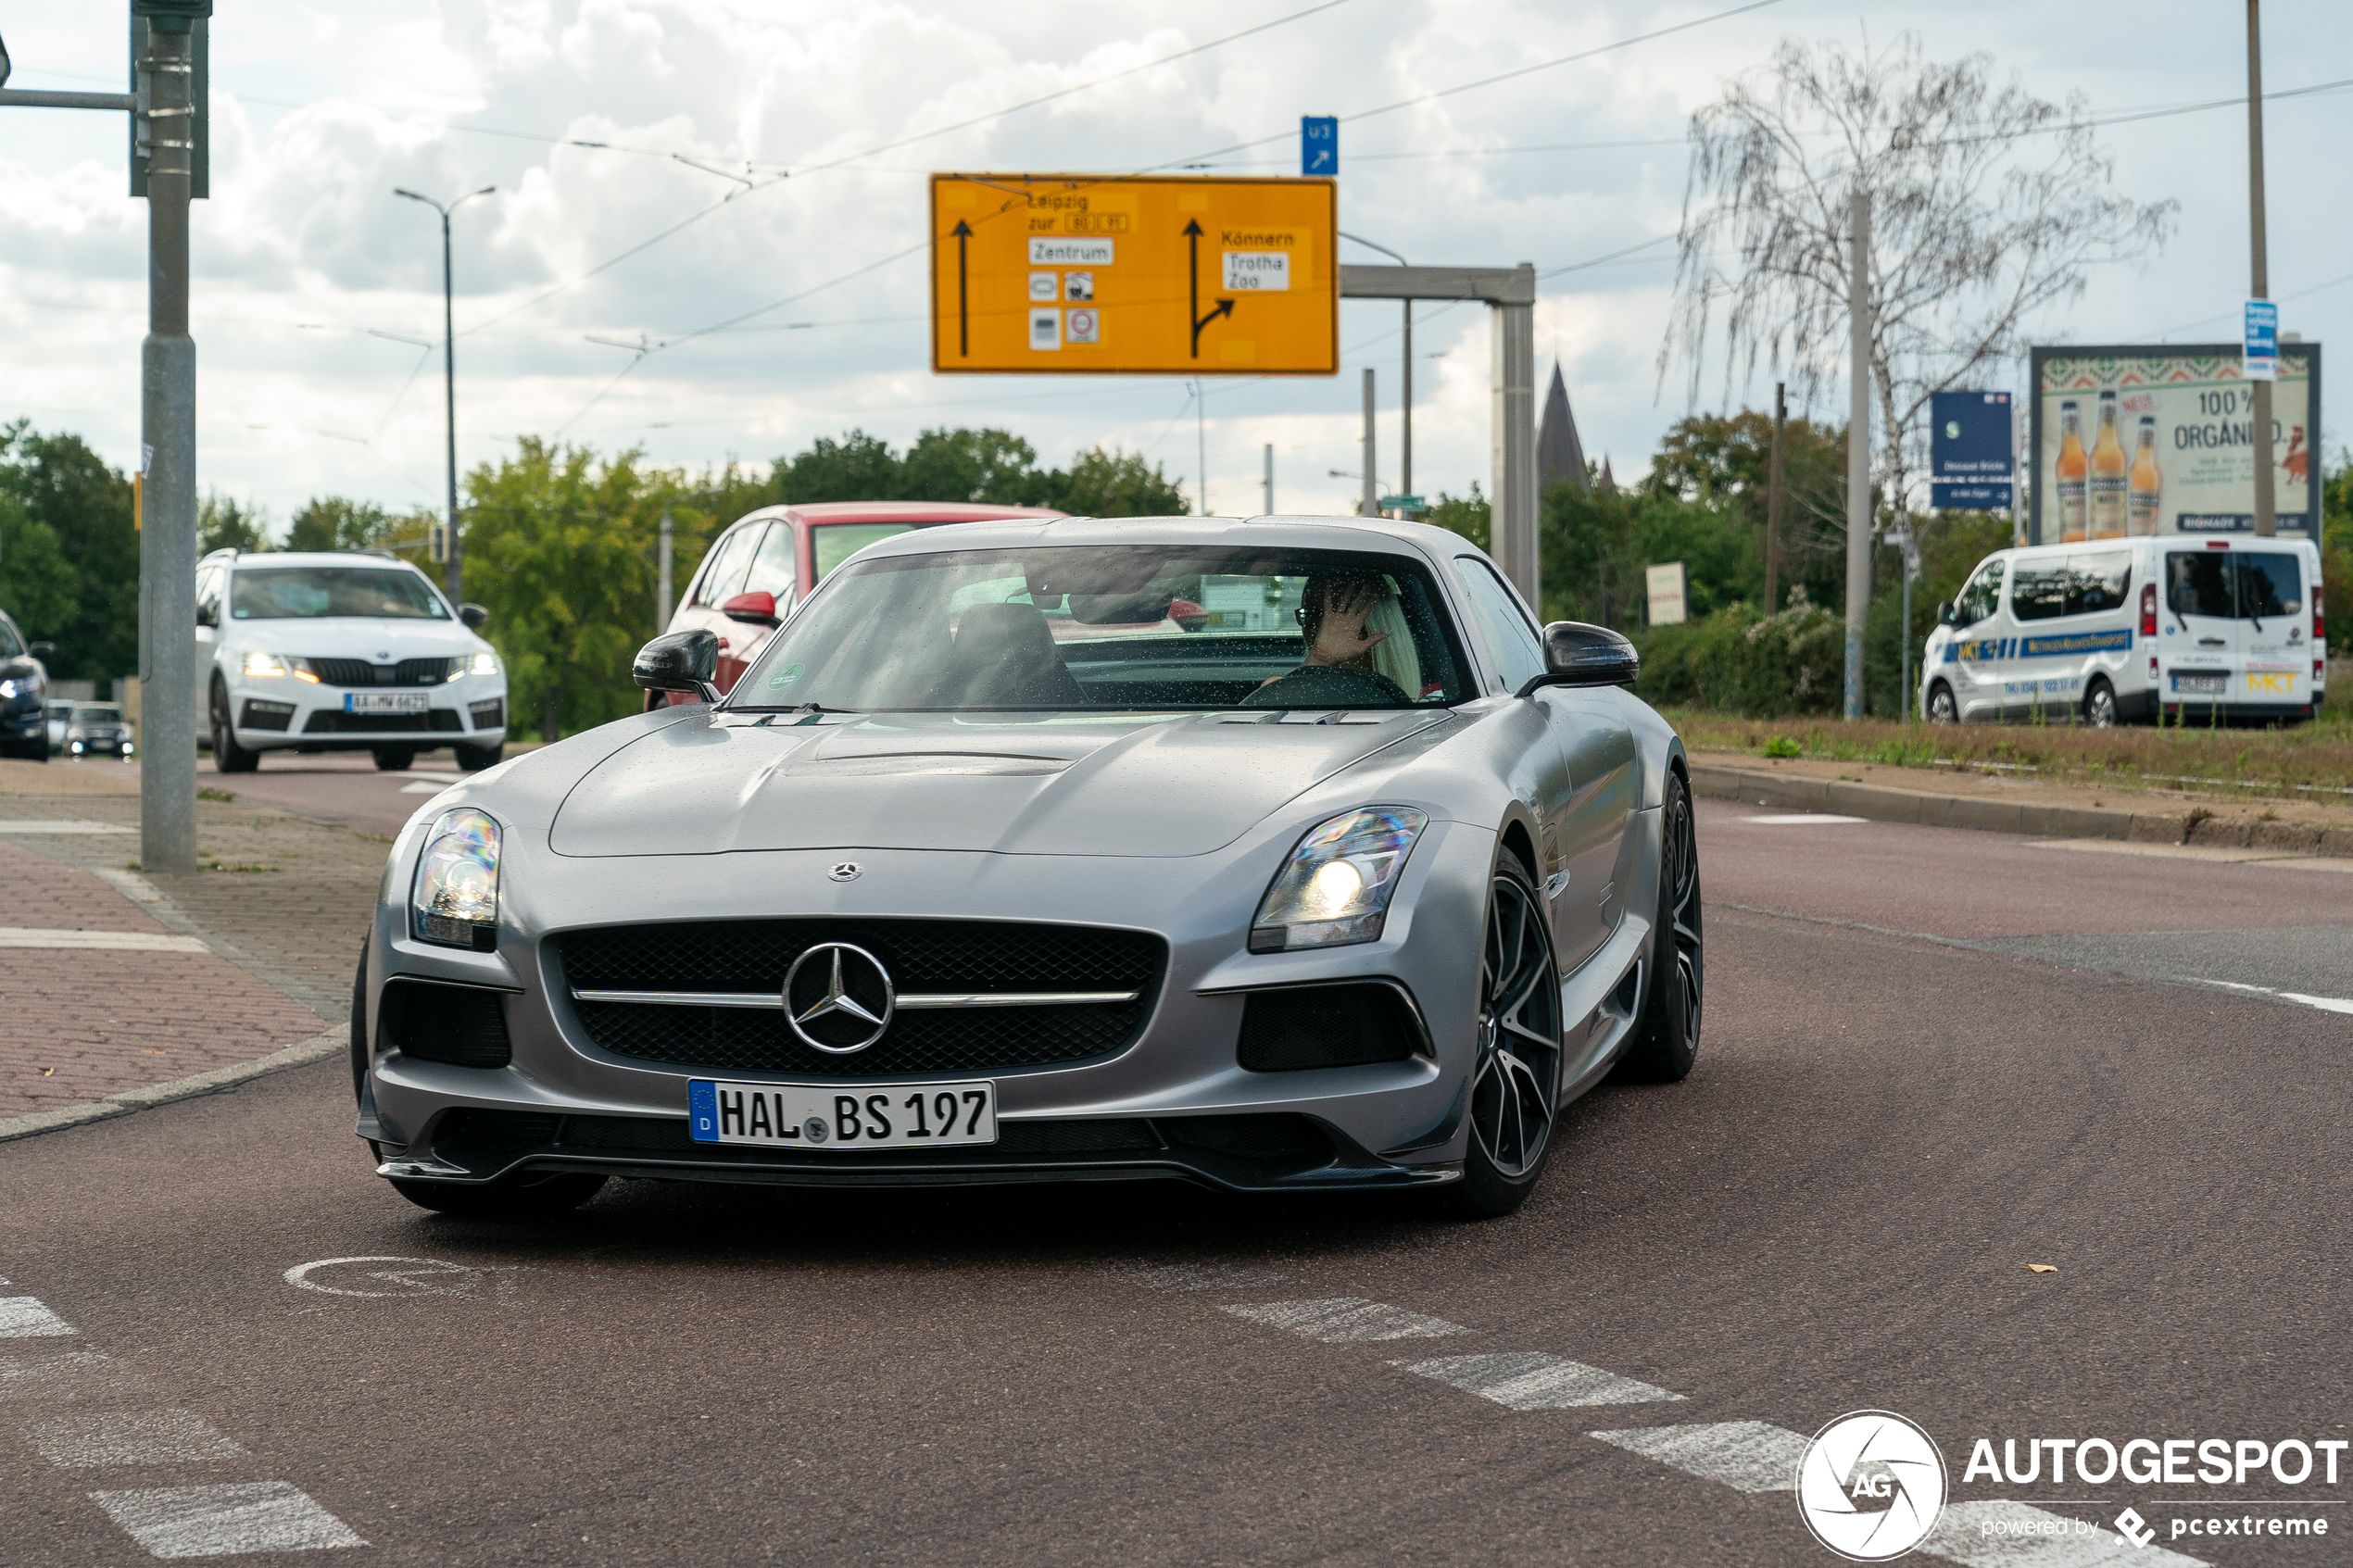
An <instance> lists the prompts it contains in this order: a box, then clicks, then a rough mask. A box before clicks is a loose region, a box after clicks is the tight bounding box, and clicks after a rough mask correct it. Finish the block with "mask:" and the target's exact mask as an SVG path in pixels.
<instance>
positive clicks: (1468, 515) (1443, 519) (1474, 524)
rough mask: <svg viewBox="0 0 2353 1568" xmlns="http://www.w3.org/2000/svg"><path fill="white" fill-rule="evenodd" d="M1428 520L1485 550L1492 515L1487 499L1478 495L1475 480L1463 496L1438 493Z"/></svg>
mask: <svg viewBox="0 0 2353 1568" xmlns="http://www.w3.org/2000/svg"><path fill="white" fill-rule="evenodd" d="M1429 521H1432V522H1434V523H1436V524H1437V525H1438V526H1439V527H1441V528H1447V529H1452V530H1453V532H1455V533H1459V534H1461V535H1462V536H1463V537H1464V538H1466V539H1467V540H1469V541H1470V542H1471V543H1472V544H1474V545H1477V546H1478V547H1479V548H1480V549H1482V550H1484V549H1486V548H1488V544H1487V535H1488V531H1489V529H1490V528H1491V526H1492V525H1493V521H1494V514H1493V508H1491V507H1490V506H1489V505H1488V504H1487V497H1486V496H1485V495H1481V494H1479V489H1478V481H1477V480H1473V481H1471V487H1470V494H1469V495H1447V494H1446V493H1445V492H1444V491H1442V490H1441V492H1439V495H1438V499H1437V501H1436V502H1434V503H1433V504H1432V505H1431V507H1430V508H1429Z"/></svg>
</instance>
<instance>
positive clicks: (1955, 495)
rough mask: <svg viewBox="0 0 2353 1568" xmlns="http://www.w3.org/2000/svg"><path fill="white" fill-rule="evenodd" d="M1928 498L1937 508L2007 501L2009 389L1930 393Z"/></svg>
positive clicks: (2002, 505)
mask: <svg viewBox="0 0 2353 1568" xmlns="http://www.w3.org/2000/svg"><path fill="white" fill-rule="evenodd" d="M1928 422H1929V445H1928V453H1929V481H1930V485H1929V490H1930V495H1929V504H1930V505H1931V506H1933V507H1935V508H1937V509H1938V510H1940V511H1942V510H1946V509H1950V508H1994V507H2000V508H2007V507H2008V506H2009V505H2010V461H2011V458H2010V453H2011V445H2012V433H2011V430H2010V422H2011V421H2010V395H2009V394H2008V393H2007V392H1937V393H1931V394H1930V395H1929V420H1928Z"/></svg>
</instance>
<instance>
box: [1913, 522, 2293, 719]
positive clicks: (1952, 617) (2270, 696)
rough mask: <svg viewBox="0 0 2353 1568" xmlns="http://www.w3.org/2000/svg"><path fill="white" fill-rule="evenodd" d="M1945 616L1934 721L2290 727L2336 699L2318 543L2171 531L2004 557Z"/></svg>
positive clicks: (1928, 713) (1929, 709) (1936, 638)
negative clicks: (2268, 723)
mask: <svg viewBox="0 0 2353 1568" xmlns="http://www.w3.org/2000/svg"><path fill="white" fill-rule="evenodd" d="M1937 620H1938V621H1939V622H1940V624H1939V625H1938V626H1937V628H1936V630H1935V631H1933V632H1931V633H1929V638H1928V647H1927V650H1926V653H1925V654H1924V656H1923V657H1922V659H1921V660H1920V667H1921V676H1922V679H1921V682H1920V694H1919V703H1920V713H1921V716H1922V717H1923V718H1926V719H1927V720H1928V721H1930V722H1931V723H1952V722H1954V721H1957V720H1996V719H2014V720H2015V719H2032V718H2034V717H2036V716H2037V715H2040V716H2041V717H2043V718H2045V719H2048V720H2053V721H2063V720H2067V719H2081V720H2082V721H2083V722H2085V723H2088V724H2094V725H2099V726H2103V727H2105V726H2107V725H2109V724H2115V723H2119V722H2125V721H2133V720H2155V719H2158V718H2163V719H2167V720H2171V719H2175V718H2177V717H2178V718H2181V719H2184V720H2187V721H2192V722H2197V723H2207V722H2211V721H2214V720H2216V719H2218V718H2219V719H2224V720H2252V721H2263V720H2276V721H2290V720H2296V719H2309V718H2311V717H2312V716H2313V715H2314V714H2315V713H2317V712H2319V711H2320V708H2321V704H2322V701H2323V700H2324V699H2325V698H2326V696H2327V687H2326V683H2327V680H2328V639H2327V637H2326V635H2325V628H2324V626H2323V624H2322V613H2321V553H2320V550H2319V549H2318V547H2316V546H2314V545H2313V544H2312V542H2311V541H2310V540H2309V539H2300V538H2272V539H2260V538H2258V537H2256V536H2255V535H2254V534H2251V533H2233V534H2230V535H2228V536H2225V537H2221V538H2208V537H2204V536H2201V535H2199V534H2195V533H2169V534H2162V535H2159V536H2158V537H2156V538H2128V539H2090V540H2085V541H2083V542H2082V543H2080V544H2072V545H2034V546H2027V547H2025V548H2022V549H2014V550H1998V551H1996V552H1994V554H1993V555H1990V556H1988V557H1986V558H1985V559H1984V560H1983V561H1982V563H1980V565H1979V566H1978V569H1977V570H1976V571H1974V572H1972V573H1971V574H1970V575H1969V582H1968V583H1967V584H1966V585H1964V586H1963V587H1962V589H1961V596H1960V597H1959V598H1957V599H1956V600H1954V601H1953V602H1952V603H1950V604H1944V605H1939V606H1938V607H1937Z"/></svg>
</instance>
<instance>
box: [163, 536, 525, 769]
mask: <svg viewBox="0 0 2353 1568" xmlns="http://www.w3.org/2000/svg"><path fill="white" fill-rule="evenodd" d="M486 619H487V615H486V612H484V609H483V608H482V607H481V606H480V605H464V606H460V607H459V608H456V609H452V608H450V605H449V601H448V600H447V599H446V598H444V597H443V596H442V594H441V591H440V590H439V589H438V588H436V587H434V584H433V582H432V580H431V579H429V578H428V577H426V576H425V574H424V573H423V572H422V571H418V570H417V569H416V568H415V567H413V566H410V565H409V564H408V563H407V562H406V561H402V560H396V559H394V558H390V557H387V556H373V555H359V554H332V555H331V554H323V553H322V554H316V555H298V554H283V555H280V554H253V553H240V552H238V551H236V550H216V551H214V552H213V553H212V554H211V555H208V556H207V557H205V558H204V559H203V560H201V561H199V562H198V563H197V565H196V657H197V663H198V665H199V667H200V668H201V667H203V666H207V665H209V666H210V669H209V671H207V672H206V674H205V676H204V681H203V685H202V687H201V688H200V690H201V694H202V695H201V696H199V699H198V700H199V701H200V702H201V703H202V704H203V705H204V706H203V712H202V715H201V718H200V723H201V725H202V727H203V728H204V729H205V730H206V731H208V733H209V734H211V737H212V756H213V761H214V764H215V766H217V767H218V768H219V769H220V771H222V772H224V773H245V772H251V771H253V770H254V769H255V768H257V767H258V766H259V765H260V762H261V754H262V753H263V752H265V751H285V750H295V751H367V752H372V753H374V755H375V759H376V766H377V767H379V768H384V769H400V768H406V767H408V766H409V765H410V764H411V763H412V762H413V761H415V759H416V755H417V753H418V752H420V751H430V750H433V749H434V748H435V747H438V746H448V747H450V748H451V749H452V750H453V751H455V752H456V754H457V759H458V766H459V767H460V768H464V769H466V770H468V771H472V770H477V769H482V768H487V767H489V766H490V765H491V764H493V763H495V762H497V760H498V756H499V752H500V750H501V748H502V747H503V746H505V745H506V741H507V674H506V671H504V670H503V669H501V668H500V666H499V663H498V656H497V653H496V652H494V651H492V649H491V646H490V645H489V644H488V643H486V642H484V641H483V640H482V638H481V637H479V636H477V635H476V634H475V633H476V631H477V629H478V628H480V626H481V625H482V623H483V621H484V620H486Z"/></svg>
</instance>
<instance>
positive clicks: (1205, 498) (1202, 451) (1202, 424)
mask: <svg viewBox="0 0 2353 1568" xmlns="http://www.w3.org/2000/svg"><path fill="white" fill-rule="evenodd" d="M1193 456H1194V458H1196V459H1197V460H1198V461H1199V462H1200V464H1201V515H1202V516H1203V517H1207V516H1208V515H1209V407H1208V405H1207V404H1206V403H1205V402H1204V401H1203V400H1202V392H1201V378H1200V377H1199V376H1195V377H1194V378H1193Z"/></svg>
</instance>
